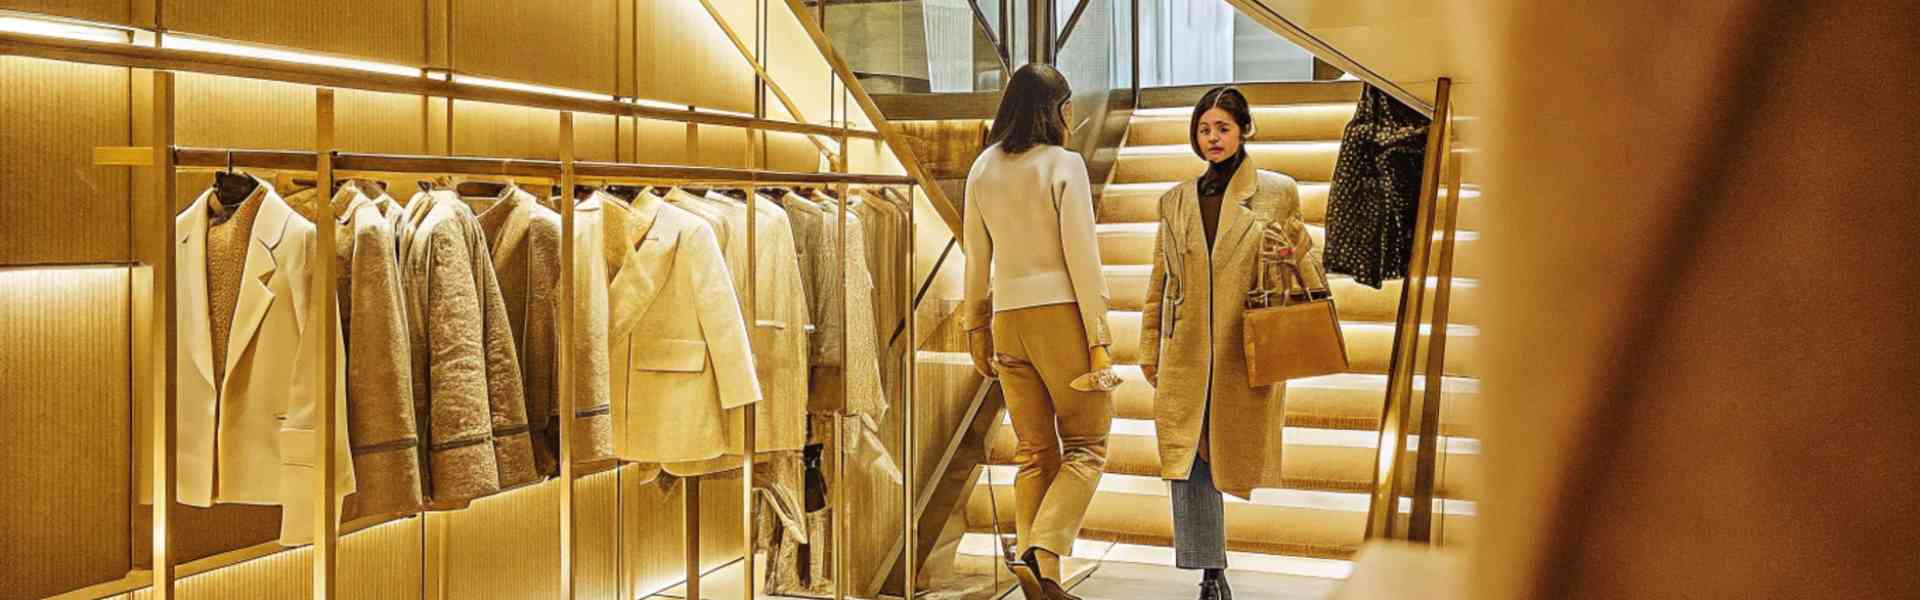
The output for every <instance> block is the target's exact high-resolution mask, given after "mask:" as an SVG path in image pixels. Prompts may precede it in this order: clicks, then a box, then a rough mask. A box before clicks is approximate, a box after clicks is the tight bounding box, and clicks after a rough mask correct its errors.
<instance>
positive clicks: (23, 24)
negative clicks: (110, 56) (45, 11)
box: [0, 13, 131, 44]
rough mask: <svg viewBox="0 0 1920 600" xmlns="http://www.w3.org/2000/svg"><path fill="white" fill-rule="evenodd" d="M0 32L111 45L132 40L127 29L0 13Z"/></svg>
mask: <svg viewBox="0 0 1920 600" xmlns="http://www.w3.org/2000/svg"><path fill="white" fill-rule="evenodd" d="M0 31H4V32H7V33H23V34H27V35H38V36H45V37H56V38H63V39H69V40H82V41H88V42H104V43H109V44H125V43H128V42H129V41H130V40H131V37H130V36H129V35H128V33H129V31H130V30H127V29H122V28H116V27H108V26H105V25H93V24H88V23H81V22H76V21H68V20H64V19H41V18H33V17H27V16H21V15H16V14H7V13H0Z"/></svg>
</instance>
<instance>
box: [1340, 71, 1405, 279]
mask: <svg viewBox="0 0 1920 600" xmlns="http://www.w3.org/2000/svg"><path fill="white" fill-rule="evenodd" d="M1430 122H1431V119H1428V118H1427V117H1426V116H1425V115H1421V114H1420V113H1419V112H1418V111H1415V110H1413V109H1412V108H1408V107H1407V106H1406V105H1404V104H1401V103H1400V102H1399V101H1397V100H1394V99H1393V97H1392V96H1389V95H1387V94H1386V93H1385V92H1382V91H1380V90H1378V89H1375V88H1374V87H1373V86H1367V89H1366V91H1364V92H1361V94H1360V104H1359V106H1358V107H1356V108H1355V109H1354V113H1353V120H1352V121H1348V122H1347V129H1346V133H1345V134H1344V135H1343V136H1342V137H1341V139H1340V157H1339V159H1338V162H1336V163H1335V164H1334V170H1333V188H1332V190H1331V191H1329V192H1328V195H1327V247H1326V255H1325V260H1326V268H1327V272H1328V273H1344V274H1347V275H1352V276H1353V279H1354V281H1358V282H1360V283H1361V284H1364V285H1367V286H1369V287H1372V288H1375V289H1379V288H1380V284H1381V282H1384V281H1386V280H1388V279H1400V278H1404V277H1406V276H1407V261H1408V260H1409V259H1410V258H1411V257H1412V255H1413V226H1414V219H1415V216H1416V211H1417V209H1418V206H1419V205H1418V202H1419V198H1420V171H1421V168H1422V165H1423V164H1424V162H1425V160H1424V159H1425V155H1426V148H1427V125H1428V124H1429V123H1430Z"/></svg>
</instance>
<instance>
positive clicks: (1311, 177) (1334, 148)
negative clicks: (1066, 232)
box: [1113, 142, 1340, 183]
mask: <svg viewBox="0 0 1920 600" xmlns="http://www.w3.org/2000/svg"><path fill="white" fill-rule="evenodd" d="M1339 153H1340V145H1339V144H1337V143H1288V144H1275V145H1270V146H1262V145H1250V146H1248V155H1249V159H1250V160H1251V161H1252V163H1253V165H1254V166H1257V167H1259V168H1262V169H1266V170H1269V171H1275V172H1279V173H1284V174H1286V175H1288V176H1290V177H1293V178H1294V179H1295V180H1298V181H1332V180H1333V163H1334V160H1335V159H1336V158H1338V155H1339ZM1206 169H1207V162H1206V161H1205V160H1203V159H1201V158H1200V157H1199V156H1195V155H1194V154H1193V151H1192V150H1191V149H1190V148H1188V147H1187V146H1186V143H1185V142H1182V143H1181V145H1180V148H1179V151H1178V152H1177V153H1176V152H1172V151H1169V152H1166V153H1155V154H1121V155H1120V161H1119V163H1118V164H1117V165H1116V166H1115V167H1114V172H1113V183H1150V182H1156V181H1182V180H1185V179H1189V178H1193V177H1199V176H1200V173H1202V172H1204V171H1206Z"/></svg>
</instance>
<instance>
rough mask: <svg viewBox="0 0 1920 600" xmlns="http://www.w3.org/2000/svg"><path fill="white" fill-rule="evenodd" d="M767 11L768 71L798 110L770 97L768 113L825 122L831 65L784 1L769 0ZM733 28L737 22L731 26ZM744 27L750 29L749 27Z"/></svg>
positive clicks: (828, 115)
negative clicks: (795, 110) (787, 107)
mask: <svg viewBox="0 0 1920 600" xmlns="http://www.w3.org/2000/svg"><path fill="white" fill-rule="evenodd" d="M768 8H769V9H770V10H769V11H768V15H767V56H766V58H765V59H764V62H765V64H764V66H765V67H766V69H767V73H768V74H769V75H771V76H772V77H773V80H774V81H775V82H778V83H779V84H780V89H781V91H784V92H786V94H787V97H788V98H789V99H791V100H793V104H794V107H795V108H796V109H798V110H799V111H800V114H798V115H794V114H791V113H790V111H788V110H787V109H786V106H785V104H783V103H781V102H778V101H775V100H772V99H769V100H768V106H767V114H768V115H771V117H772V118H775V119H792V120H796V121H806V122H809V123H823V124H824V123H828V122H829V121H831V120H832V119H833V116H834V115H833V112H832V111H833V89H832V88H833V84H832V82H833V78H834V75H833V66H832V65H829V64H827V60H826V58H825V57H824V56H821V54H820V52H819V51H817V50H815V49H814V46H813V38H811V37H808V36H807V32H806V30H805V29H803V28H801V26H800V21H799V19H798V17H796V16H795V15H794V14H793V11H792V10H790V9H788V8H787V3H785V2H769V3H768ZM734 27H735V28H736V29H738V28H740V26H739V25H735V26H734ZM744 30H745V31H751V30H752V28H751V27H748V28H746V29H744Z"/></svg>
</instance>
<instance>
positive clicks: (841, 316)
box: [809, 200, 887, 417]
mask: <svg viewBox="0 0 1920 600" xmlns="http://www.w3.org/2000/svg"><path fill="white" fill-rule="evenodd" d="M823 203H824V200H823ZM823 208H824V209H825V214H826V218H827V221H828V222H829V223H838V221H839V219H841V218H842V217H843V216H844V218H845V219H846V250H847V252H846V260H845V261H844V263H842V264H843V265H844V269H842V271H843V272H842V279H841V281H838V282H833V281H832V280H831V278H832V277H833V274H832V273H831V272H829V273H828V275H827V277H828V278H829V281H830V282H831V283H832V284H833V287H832V289H831V290H830V297H829V298H828V299H827V302H829V304H828V306H827V309H826V313H827V314H826V316H825V321H826V322H827V323H828V324H830V325H837V326H839V327H843V328H844V332H842V331H841V330H837V329H836V330H831V331H829V330H828V328H826V327H822V328H821V329H822V331H823V332H824V335H825V336H827V337H830V338H833V339H829V340H827V342H826V343H827V360H828V361H832V359H834V358H839V359H840V360H842V361H844V362H841V363H834V362H828V363H825V364H826V365H827V366H824V367H818V368H815V369H814V373H813V376H814V382H813V393H812V395H811V398H810V400H809V401H810V405H809V406H810V408H811V409H812V410H813V411H815V412H831V411H834V410H840V409H845V410H846V411H847V412H850V413H853V414H855V415H864V416H868V417H878V416H879V415H882V414H885V412H886V407H887V401H886V398H885V397H884V392H883V390H882V389H881V386H880V352H879V343H878V340H879V336H878V334H876V333H875V332H874V322H875V321H874V316H873V314H874V307H873V272H872V271H871V270H869V269H868V267H867V248H866V234H865V224H864V223H863V222H861V220H860V217H859V216H858V215H856V214H854V211H851V210H842V209H841V208H840V207H839V206H837V205H826V206H823ZM838 229H839V228H838V226H837V225H832V226H829V227H828V228H827V229H826V231H827V235H825V236H822V237H824V238H826V239H825V241H826V242H827V244H828V245H829V247H830V248H833V249H834V250H833V252H835V253H837V252H838V248H839V243H840V240H839V231H838ZM838 335H845V338H846V339H845V340H844V342H843V341H842V340H840V339H838V338H837V336H838ZM843 343H844V345H842V344H843ZM836 350H838V351H842V352H844V355H841V354H838V353H836V352H835V351H836ZM836 365H837V366H836ZM843 394H844V397H845V404H844V405H843V404H842V403H841V398H842V395H843Z"/></svg>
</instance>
